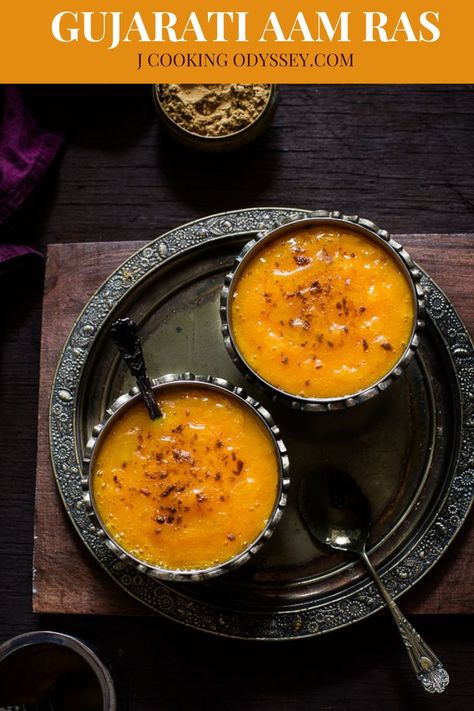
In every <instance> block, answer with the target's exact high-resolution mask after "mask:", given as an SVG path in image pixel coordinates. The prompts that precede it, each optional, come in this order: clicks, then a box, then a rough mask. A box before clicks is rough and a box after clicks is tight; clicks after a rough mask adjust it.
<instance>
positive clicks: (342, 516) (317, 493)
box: [299, 467, 449, 694]
mask: <svg viewBox="0 0 474 711" xmlns="http://www.w3.org/2000/svg"><path fill="white" fill-rule="evenodd" d="M299 508H300V512H301V514H302V516H303V518H304V520H305V522H306V525H307V527H308V530H309V531H310V533H311V534H312V535H313V536H314V538H316V539H317V540H318V541H320V542H321V543H324V544H326V545H328V546H330V547H331V548H336V549H338V550H342V551H348V552H350V553H355V554H357V555H358V556H360V557H361V559H362V560H363V561H364V563H365V565H366V567H367V570H368V571H369V573H370V574H371V576H372V578H373V579H374V581H375V583H376V584H377V587H378V589H379V590H380V594H381V595H382V597H383V599H384V600H385V602H386V603H387V606H388V609H389V610H390V612H391V613H392V615H393V618H394V620H395V622H396V625H397V627H398V631H399V632H400V634H401V637H402V639H403V642H404V644H405V647H406V649H407V651H408V656H409V658H410V661H411V663H412V666H413V669H414V671H415V674H416V676H417V678H418V679H419V681H420V682H421V684H422V685H423V688H424V689H426V691H428V692H430V693H431V694H432V693H435V692H438V693H441V692H442V691H444V690H445V688H446V686H447V685H448V683H449V675H448V673H447V672H446V670H445V669H444V668H443V665H442V664H441V662H440V660H439V659H438V657H437V656H436V654H434V652H433V651H432V650H431V649H430V648H429V647H428V645H427V644H426V643H425V642H424V641H423V640H422V639H421V637H420V635H419V634H418V633H417V632H416V631H415V630H414V629H413V627H412V626H411V625H410V623H409V622H408V620H407V619H406V617H405V616H404V615H403V614H402V612H401V610H400V609H399V607H398V605H396V604H395V602H394V601H393V600H392V598H391V596H390V594H389V593H388V591H387V589H386V588H385V586H384V584H383V583H382V581H381V580H380V578H379V576H378V575H377V573H376V571H375V570H374V568H373V566H372V564H371V562H370V560H369V558H368V557H367V553H366V550H365V546H366V543H367V539H368V537H369V532H370V524H371V512H370V504H369V502H368V500H367V498H366V497H365V495H364V494H363V493H362V491H361V490H360V488H359V487H358V485H357V484H356V482H355V481H354V479H353V478H352V477H351V476H349V475H348V474H346V473H345V472H343V471H341V470H339V469H335V468H333V467H324V468H323V469H321V470H319V471H315V472H309V473H308V474H307V475H306V476H305V477H304V478H303V479H302V481H301V484H300V489H299Z"/></svg>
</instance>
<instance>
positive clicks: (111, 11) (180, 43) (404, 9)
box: [0, 0, 474, 84]
mask: <svg viewBox="0 0 474 711" xmlns="http://www.w3.org/2000/svg"><path fill="white" fill-rule="evenodd" d="M460 5H461V6H462V7H460ZM473 26H474V4H473V3H455V2H452V0H451V2H448V0H410V2H408V1H407V2H380V1H377V2H375V0H365V1H364V2H360V1H357V0H346V2H341V3H335V2H330V3H329V2H328V3H326V4H324V3H317V4H315V3H314V2H311V1H310V0H297V2H295V3H293V2H285V3H283V2H281V0H280V2H277V1H276V0H273V2H271V1H269V0H258V2H256V1H255V0H253V1H252V0H227V1H223V0H199V2H197V1H196V0H194V2H189V1H187V0H181V1H176V0H175V1H174V2H164V1H163V0H160V1H159V2H158V0H155V2H149V1H146V2H144V1H140V0H135V2H131V1H130V0H88V1H87V2H83V1H80V0H49V2H47V3H41V2H40V3H38V2H26V3H20V2H17V3H13V2H11V0H10V2H9V3H8V4H7V3H3V4H2V9H1V10H0V56H1V64H0V66H1V70H0V72H1V76H0V79H1V81H2V82H11V83H26V82H27V83H32V82H48V83H50V82H51V83H55V82H58V83H82V82H87V83H160V82H162V83H169V82H173V83H174V82H189V83H214V82H215V83H225V82H248V83H252V82H271V83H293V84H303V83H308V84H317V83H338V84H339V83H346V84H351V83H403V84H409V83H461V84H462V83H471V82H473V81H474V61H473V60H472V56H471V54H470V52H469V47H470V46H472V40H471V32H472V27H473Z"/></svg>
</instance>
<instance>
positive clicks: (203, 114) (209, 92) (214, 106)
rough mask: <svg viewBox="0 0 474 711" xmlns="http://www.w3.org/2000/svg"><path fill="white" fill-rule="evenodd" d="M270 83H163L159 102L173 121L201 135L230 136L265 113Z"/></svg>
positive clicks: (159, 92)
mask: <svg viewBox="0 0 474 711" xmlns="http://www.w3.org/2000/svg"><path fill="white" fill-rule="evenodd" d="M270 90H271V85H270V84H161V85H160V86H159V91H158V95H159V100H160V104H161V106H162V108H163V110H164V111H165V112H166V113H167V114H168V116H169V117H170V119H172V121H174V122H175V123H177V124H178V125H179V126H181V127H182V128H184V129H185V130H187V131H191V132H192V133H196V134H198V135H199V136H210V137H215V136H228V135H229V134H232V133H236V132H237V131H240V130H241V129H242V128H245V127H246V126H248V125H249V124H251V123H252V122H253V121H254V120H255V119H256V118H257V117H258V116H259V115H260V114H261V113H262V111H263V110H264V108H265V106H266V105H267V102H268V99H269V96H270Z"/></svg>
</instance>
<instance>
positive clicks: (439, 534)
mask: <svg viewBox="0 0 474 711" xmlns="http://www.w3.org/2000/svg"><path fill="white" fill-rule="evenodd" d="M309 213H310V211H305V210H292V209H290V208H251V209H248V210H238V211H234V212H227V213H221V214H218V215H212V216H210V217H206V218H203V219H200V220H196V221H194V222H190V223H188V224H186V225H184V226H182V227H178V228H176V229H174V230H171V231H170V232H167V233H166V234H164V235H163V236H161V237H158V238H157V239H155V240H154V241H152V242H150V243H149V244H148V245H146V246H145V247H143V248H142V249H140V250H139V251H138V252H136V253H135V254H133V255H132V256H131V257H130V258H129V259H127V260H126V261H125V262H124V263H123V264H122V265H121V266H120V267H119V268H118V269H117V270H116V271H115V272H113V273H112V274H111V276H110V277H109V278H108V279H107V280H106V281H105V282H104V284H103V285H102V286H101V287H100V288H99V289H98V290H97V292H96V293H95V294H94V296H93V297H92V298H91V299H90V300H89V302H88V303H87V305H86V306H85V308H84V310H83V311H82V313H81V314H80V315H79V317H78V319H77V321H76V323H75V325H74V327H73V329H72V331H71V333H70V335H69V337H68V339H67V341H66V344H65V346H64V349H63V351H62V353H61V356H60V359H59V363H58V367H57V371H56V374H55V377H54V382H53V388H52V393H51V402H50V446H51V458H52V462H53V469H54V474H55V477H56V482H57V485H58V488H59V493H60V495H61V497H62V499H63V502H64V505H65V507H66V510H67V512H68V514H69V516H70V518H71V520H72V522H73V524H74V526H75V527H76V529H77V531H78V533H79V535H80V537H81V538H82V540H83V541H84V543H85V544H86V545H87V547H88V548H89V550H90V552H91V553H92V554H93V555H94V556H95V557H96V559H97V560H98V561H99V563H100V564H101V565H102V567H103V568H104V569H105V570H106V571H107V572H108V573H109V574H110V575H111V576H112V578H114V580H115V581H116V582H117V583H118V584H119V585H121V586H122V587H123V588H124V589H125V590H126V591H127V592H128V593H129V594H131V595H133V596H134V597H135V598H137V599H138V600H140V601H141V602H143V603H145V604H146V605H148V606H149V607H151V608H152V609H153V610H155V611H157V612H160V613H161V614H163V615H165V616H167V617H169V618H171V619H173V620H175V621H178V622H181V623H183V624H186V625H189V626H191V627H194V628H196V629H200V630H204V631H206V632H210V633H214V634H219V635H224V636H228V637H236V638H241V639H265V640H280V639H296V638H303V637H308V636H312V635H316V634H322V633H324V632H329V631H330V630H333V629H337V628H339V627H343V626H345V625H348V624H351V623H353V622H356V621H358V620H361V619H363V618H364V617H367V616H368V615H371V614H372V613H374V612H375V611H377V610H378V609H380V608H381V607H382V606H383V601H382V598H381V597H380V595H379V594H378V592H377V591H376V589H375V586H374V584H373V583H371V582H369V581H367V584H365V585H362V586H358V587H357V589H355V590H353V591H349V592H347V593H345V594H343V595H340V596H339V598H336V599H333V600H332V601H331V602H325V603H321V604H312V605H309V606H307V607H304V608H301V607H300V608H296V609H291V610H279V611H276V612H275V611H269V612H261V611H258V612H253V611H241V610H239V611H235V610H229V609H224V608H219V607H216V606H213V605H209V604H206V603H203V602H199V601H196V600H194V599H191V598H190V597H188V596H186V595H184V594H182V593H181V592H180V591H177V590H176V589H174V588H173V587H172V586H170V585H168V584H164V583H159V582H157V581H154V580H153V579H151V578H149V577H148V576H146V575H144V574H139V573H137V572H136V571H135V570H133V568H131V567H129V566H127V565H126V564H124V563H123V562H121V561H120V560H118V559H117V558H116V557H115V556H114V555H113V553H111V552H110V550H109V549H108V548H107V547H106V546H105V544H104V542H103V541H101V540H100V538H98V537H97V534H96V533H95V529H94V526H93V524H92V522H91V521H90V519H89V517H88V516H87V512H86V510H85V508H84V504H83V490H82V479H83V474H82V469H81V463H80V460H79V455H78V446H77V440H76V433H77V422H76V411H77V405H78V393H79V385H80V380H81V375H82V371H83V368H84V366H85V363H86V361H87V358H88V355H89V352H90V349H91V347H92V344H93V342H94V339H95V338H96V336H97V335H98V333H99V332H100V329H101V326H102V324H103V323H104V321H105V320H106V319H107V318H108V317H109V316H110V314H111V312H112V310H113V309H114V308H115V307H116V306H117V305H118V304H119V302H120V301H121V299H122V298H123V297H124V296H125V295H126V294H127V293H128V292H129V291H130V290H131V289H133V288H134V287H135V286H136V285H137V284H138V283H139V282H140V281H141V280H142V279H143V278H145V277H146V276H147V275H148V274H149V273H150V272H151V271H152V270H154V269H156V268H158V267H159V266H160V265H161V264H162V263H163V262H164V261H166V260H168V259H170V258H172V257H173V255H176V254H177V253H180V252H182V251H183V250H186V249H188V248H191V247H194V246H196V245H199V244H201V243H204V242H208V241H210V240H217V239H221V238H225V237H226V236H230V235H235V234H243V235H244V234H252V233H255V232H258V231H261V230H269V229H273V228H274V227H276V226H278V225H280V224H282V223H283V222H285V221H288V220H293V219H298V218H302V217H306V216H307V215H308V214H309ZM421 284H422V287H423V289H424V291H425V295H426V311H427V313H428V315H429V317H430V318H431V320H432V322H433V323H434V324H435V326H436V328H437V329H438V331H439V333H440V335H441V337H442V340H443V342H444V345H445V347H446V350H447V353H448V354H449V356H450V358H451V360H452V363H453V368H454V372H455V374H456V380H457V387H458V390H459V401H460V413H459V415H460V431H459V450H458V451H457V452H455V453H454V461H453V465H452V473H451V477H450V482H449V485H448V489H447V492H446V495H445V497H444V499H443V501H442V502H441V503H440V505H439V507H438V509H437V511H436V513H435V515H434V516H433V519H432V521H431V523H430V525H429V526H428V527H427V528H426V529H425V530H424V531H423V532H422V534H421V535H420V537H418V539H417V540H416V541H415V542H414V543H413V544H412V545H411V547H410V548H409V549H407V550H405V551H404V553H403V554H402V556H401V557H400V558H399V559H398V560H396V561H395V562H393V563H392V564H391V565H390V567H389V568H387V569H386V570H385V572H384V573H383V574H382V576H381V577H382V578H383V581H384V583H385V585H386V586H387V588H388V589H389V591H390V593H391V594H392V595H393V596H394V597H397V596H398V595H400V594H401V593H403V592H404V591H406V590H408V589H409V588H411V587H412V586H413V585H414V584H415V583H416V582H417V581H418V580H419V579H420V578H421V577H422V576H423V575H424V574H425V573H426V572H427V571H428V570H429V569H430V568H431V567H432V566H433V565H434V564H435V563H436V562H437V561H438V560H439V558H440V557H441V555H442V554H443V553H444V551H445V550H446V549H447V547H448V545H449V544H450V542H451V541H452V540H453V538H454V536H455V535H456V533H457V532H458V530H459V529H460V527H461V525H462V523H463V522H464V520H465V518H466V516H467V513H468V511H469V508H470V506H471V504H472V501H473V498H474V430H473V428H474V348H473V345H472V342H471V340H470V337H469V335H468V333H467V331H466V328H465V326H464V325H463V323H462V321H461V319H460V318H459V316H458V314H457V313H456V311H455V309H454V308H453V306H452V305H451V303H450V302H449V300H448V298H447V296H446V295H445V294H444V293H443V292H442V291H441V290H440V289H439V288H438V287H437V286H436V284H435V283H434V282H433V281H432V280H431V279H430V278H429V277H428V276H427V275H426V274H424V273H422V280H421Z"/></svg>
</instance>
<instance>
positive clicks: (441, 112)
mask: <svg viewBox="0 0 474 711" xmlns="http://www.w3.org/2000/svg"><path fill="white" fill-rule="evenodd" d="M26 93H27V96H28V99H29V101H30V102H31V105H32V106H34V107H35V109H36V110H37V111H39V112H41V113H42V114H43V116H44V120H45V121H49V122H53V121H54V122H57V123H58V124H61V125H62V126H64V128H65V129H66V131H67V134H68V139H67V143H66V146H65V149H64V151H63V152H62V154H61V156H60V157H59V159H58V160H57V161H56V162H55V164H54V165H53V166H52V167H51V168H50V170H49V171H48V174H47V176H46V178H45V180H44V181H43V183H42V185H41V186H40V188H39V189H38V190H37V192H36V193H35V195H34V196H33V197H32V199H31V200H30V201H29V202H28V204H27V205H26V206H25V209H24V210H23V212H22V214H20V215H18V216H17V217H16V219H15V220H14V221H13V222H12V223H11V224H10V225H8V227H7V228H4V229H3V231H2V233H1V234H0V238H1V239H2V240H4V241H6V240H7V239H8V240H9V241H16V242H18V243H23V242H27V243H31V244H36V245H39V246H42V247H44V246H45V245H47V244H50V243H56V242H85V241H91V242H92V241H112V240H130V239H137V240H146V239H149V238H151V237H153V236H155V235H156V234H158V233H159V232H160V231H165V230H167V229H169V228H171V227H174V226H176V225H177V224H179V223H182V222H184V221H187V220H189V219H192V218H196V217H199V216H202V215H205V214H208V213H211V212H218V211H221V210H226V209H234V208H239V207H244V206H258V205H294V206H295V207H308V206H310V207H312V206H314V207H329V208H337V209H341V210H343V211H345V212H348V213H359V214H362V215H364V216H367V217H369V218H371V219H373V220H374V221H376V222H379V223H380V224H381V225H382V226H384V227H387V228H388V229H389V230H390V231H392V232H398V233H403V232H432V233H442V232H445V233H461V232H474V170H473V159H474V90H473V89H472V88H470V87H462V86H459V87H441V86H435V87H421V88H420V87H407V86H401V87H344V86H343V87H326V86H325V87H316V86H311V87H304V86H293V87H283V88H282V90H281V97H280V105H279V109H278V112H277V115H276V117H275V120H274V123H273V126H272V127H271V128H270V130H269V131H268V132H267V133H266V134H265V136H263V137H262V138H261V139H260V140H259V142H257V143H256V144H254V146H252V147H250V148H248V149H244V150H242V151H241V152H239V153H237V154H235V155H230V156H227V157H220V156H217V157H206V156H201V155H194V154H189V153H187V152H186V151H184V150H182V149H180V148H178V147H176V146H174V145H173V144H171V143H169V141H168V140H166V139H165V138H164V137H163V135H162V134H161V132H160V131H159V127H158V126H157V123H156V120H155V116H154V113H153V109H152V105H151V97H150V89H149V87H133V86H129V87H107V86H100V87H93V88H91V87H31V88H28V89H27V90H26ZM471 258H472V253H471ZM471 273H472V270H471ZM42 288H43V281H42V273H41V269H40V268H39V266H38V265H37V264H36V263H33V262H32V263H30V264H24V265H23V266H22V267H21V268H20V269H18V270H17V271H15V272H10V273H8V274H3V275H2V276H1V277H0V292H1V304H2V307H1V316H0V319H1V335H2V340H1V366H2V367H1V373H0V387H1V391H0V392H1V410H0V413H1V418H0V437H1V471H0V511H1V514H0V522H1V525H0V594H1V598H0V642H1V641H3V640H5V639H7V638H8V637H10V636H13V635H16V634H19V633H21V632H25V631H28V630H32V629H48V628H49V629H55V630H60V631H65V632H71V633H73V634H78V635H80V636H81V637H83V638H84V639H86V640H87V641H89V642H91V643H93V644H94V645H96V646H97V647H98V648H99V649H100V651H101V653H102V654H103V655H104V656H105V657H107V658H108V659H109V660H110V661H111V663H112V666H113V668H114V670H115V671H116V674H117V678H118V679H119V686H120V689H121V693H122V695H123V698H125V699H127V701H128V705H129V708H130V710H131V711H151V710H152V709H153V711H165V710H166V711H168V710H174V709H180V710H181V709H184V710H187V709H192V710H193V711H198V710H200V709H206V710H207V709H223V710H224V709H225V710H226V711H234V710H235V711H237V710H239V711H240V710H241V709H250V710H254V709H255V710H257V709H259V710H260V709H268V710H272V711H273V710H274V709H275V710H280V709H281V710H283V709H285V711H287V710H288V711H289V710H293V709H294V710H295V711H296V710H299V709H308V710H309V709H311V710H312V709H340V710H348V711H352V710H356V709H365V710H373V711H379V709H382V708H383V709H386V710H389V709H409V710H411V709H431V708H435V707H436V708H443V709H452V710H453V711H463V710H464V709H466V710H467V709H470V708H472V704H473V698H474V681H473V673H472V672H473V669H474V644H473V641H472V638H473V633H474V624H473V618H472V617H471V616H439V615H437V616H418V617H417V618H416V619H415V624H416V627H417V628H418V630H419V631H420V632H421V633H422V635H424V636H425V637H426V638H427V640H428V641H429V642H430V644H431V645H432V646H433V647H434V649H436V651H437V652H438V654H439V656H440V657H441V658H442V659H443V661H444V662H445V665H446V667H447V668H448V669H449V672H450V675H451V679H452V681H451V686H450V687H449V690H448V692H447V693H446V694H445V695H444V696H442V697H436V698H435V697H430V696H428V695H427V694H425V693H424V692H423V691H422V690H421V689H419V688H418V684H417V682H416V681H415V680H414V679H413V676H412V672H411V669H410V668H409V662H408V660H407V657H406V655H405V652H404V651H403V649H402V647H401V644H400V640H399V638H398V636H397V634H396V632H395V629H394V627H393V624H392V622H391V620H389V619H388V617H387V616H386V615H378V616H377V617H376V618H374V619H372V620H369V621H367V622H364V623H361V624H359V625H357V626H355V627H353V628H351V629H347V630H342V631H340V632H338V633H334V634H331V635H329V636H327V637H322V638H317V639H312V640H311V639H310V640H302V641H299V642H295V643H277V644H275V643H273V644H270V643H255V644H253V643H248V642H247V643H244V642H234V641H228V640H222V639H216V638H212V637H208V636H205V635H203V634H199V633H196V632H193V631H190V630H186V629H184V628H181V627H179V626H178V625H174V624H172V623H170V622H168V621H166V620H163V619H161V618H151V619H150V618H144V619H140V618H100V617H85V616H81V617H77V616H53V615H34V614H33V613H32V611H31V568H32V547H33V507H34V484H35V446H36V443H35V437H36V417H37V409H38V401H37V388H38V366H39V339H40V319H41V297H42ZM471 315H472V314H471ZM53 327H54V325H53ZM456 544H457V542H456ZM459 545H462V534H461V537H460V540H459ZM448 555H449V553H448ZM472 574H473V573H472V571H466V575H472ZM71 584H72V585H73V584H74V581H71Z"/></svg>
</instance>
